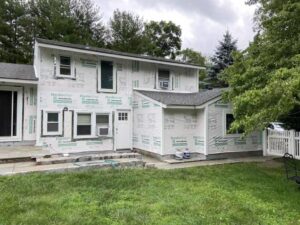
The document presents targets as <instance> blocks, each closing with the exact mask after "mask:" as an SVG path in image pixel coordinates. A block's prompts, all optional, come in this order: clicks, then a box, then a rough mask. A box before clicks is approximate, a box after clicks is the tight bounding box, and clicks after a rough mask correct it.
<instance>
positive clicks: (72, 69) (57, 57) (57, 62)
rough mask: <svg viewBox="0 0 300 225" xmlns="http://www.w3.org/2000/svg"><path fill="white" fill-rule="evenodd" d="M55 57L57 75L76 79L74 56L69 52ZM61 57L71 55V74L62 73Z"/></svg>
mask: <svg viewBox="0 0 300 225" xmlns="http://www.w3.org/2000/svg"><path fill="white" fill-rule="evenodd" d="M55 57H56V77H61V78H69V79H75V71H74V70H75V64H74V57H72V56H70V55H68V54H58V55H56V56H55ZM60 57H69V58H70V61H71V74H70V75H64V74H60Z"/></svg>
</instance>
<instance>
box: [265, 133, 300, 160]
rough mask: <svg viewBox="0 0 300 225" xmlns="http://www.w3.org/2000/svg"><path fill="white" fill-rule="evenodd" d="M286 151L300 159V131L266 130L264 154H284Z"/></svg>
mask: <svg viewBox="0 0 300 225" xmlns="http://www.w3.org/2000/svg"><path fill="white" fill-rule="evenodd" d="M286 152H288V153H290V154H292V155H293V156H294V157H295V158H296V159H300V132H295V131H294V130H287V131H275V130H271V129H268V130H266V131H265V132H264V155H274V156H283V155H284V153H286Z"/></svg>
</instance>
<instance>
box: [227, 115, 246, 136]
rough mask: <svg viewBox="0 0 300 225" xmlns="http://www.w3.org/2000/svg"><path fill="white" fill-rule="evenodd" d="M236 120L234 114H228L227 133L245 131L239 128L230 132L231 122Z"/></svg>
mask: <svg viewBox="0 0 300 225" xmlns="http://www.w3.org/2000/svg"><path fill="white" fill-rule="evenodd" d="M233 122H234V116H233V114H226V134H242V133H244V131H243V129H239V130H237V131H235V132H234V131H232V132H230V131H229V130H230V127H231V124H232V123H233Z"/></svg>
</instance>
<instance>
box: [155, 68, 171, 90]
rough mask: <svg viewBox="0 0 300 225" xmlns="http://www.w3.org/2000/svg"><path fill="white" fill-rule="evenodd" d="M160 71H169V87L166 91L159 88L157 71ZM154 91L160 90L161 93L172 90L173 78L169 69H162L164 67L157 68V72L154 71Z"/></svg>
mask: <svg viewBox="0 0 300 225" xmlns="http://www.w3.org/2000/svg"><path fill="white" fill-rule="evenodd" d="M160 70H168V71H169V86H168V88H167V89H163V88H161V87H160V82H159V71H160ZM156 89H158V90H161V91H170V90H173V76H172V71H171V69H170V68H164V67H159V68H157V70H156Z"/></svg>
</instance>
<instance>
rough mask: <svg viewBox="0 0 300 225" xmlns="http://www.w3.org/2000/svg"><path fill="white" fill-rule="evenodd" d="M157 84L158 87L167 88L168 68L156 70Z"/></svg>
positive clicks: (168, 80) (168, 82) (168, 83)
mask: <svg viewBox="0 0 300 225" xmlns="http://www.w3.org/2000/svg"><path fill="white" fill-rule="evenodd" d="M158 85H159V88H160V89H164V90H168V89H169V87H170V70H166V69H159V70H158Z"/></svg>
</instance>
